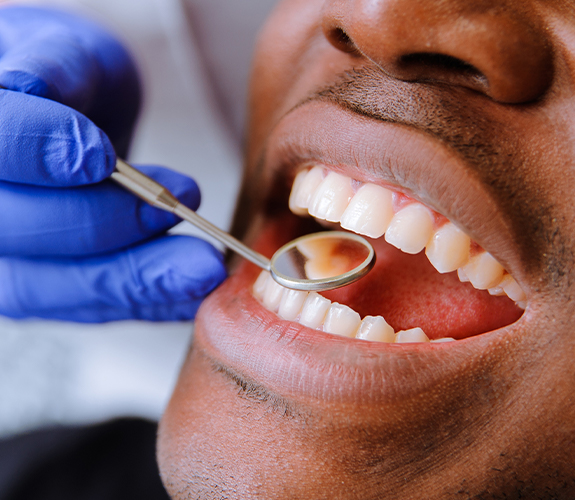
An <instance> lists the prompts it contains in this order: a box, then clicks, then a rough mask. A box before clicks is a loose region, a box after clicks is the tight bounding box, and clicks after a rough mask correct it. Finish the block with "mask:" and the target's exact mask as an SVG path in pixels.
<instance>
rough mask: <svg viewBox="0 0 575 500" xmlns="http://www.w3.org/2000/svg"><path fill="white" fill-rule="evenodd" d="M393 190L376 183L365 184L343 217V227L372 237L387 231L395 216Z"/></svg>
mask: <svg viewBox="0 0 575 500" xmlns="http://www.w3.org/2000/svg"><path fill="white" fill-rule="evenodd" d="M392 196H393V195H392V192H391V191H389V190H388V189H385V188H382V187H381V186H377V185H375V184H364V185H363V186H361V187H360V188H359V189H358V191H357V193H355V195H354V196H353V198H352V199H351V201H350V202H349V205H348V206H347V208H346V209H345V212H344V213H343V215H342V217H341V227H343V228H344V229H349V230H350V231H354V232H356V233H359V234H364V235H366V236H369V237H370V238H379V237H380V236H382V235H383V233H385V231H386V229H387V226H389V223H390V222H391V219H392V218H393V204H392Z"/></svg>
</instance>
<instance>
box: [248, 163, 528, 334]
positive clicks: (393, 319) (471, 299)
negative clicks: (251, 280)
mask: <svg viewBox="0 0 575 500" xmlns="http://www.w3.org/2000/svg"><path fill="white" fill-rule="evenodd" d="M328 172H329V171H328ZM322 176H323V178H324V179H325V176H326V174H325V173H323V174H322ZM351 183H352V186H353V191H354V192H357V190H358V183H357V182H356V181H351ZM318 189H319V188H318ZM319 190H320V191H321V189H319ZM316 191H317V189H316ZM324 191H325V190H324ZM318 192H319V191H318ZM292 193H293V191H292ZM324 194H325V193H324ZM312 196H313V193H312ZM316 197H317V196H316ZM328 197H331V198H333V199H335V203H336V204H337V196H334V195H333V193H328ZM349 197H353V193H351V194H350V196H349ZM348 203H349V200H348ZM368 204H369V203H368ZM374 204H377V203H374ZM410 204H412V203H411V200H409V199H408V198H406V196H405V195H402V194H398V195H397V196H395V198H394V211H395V212H396V213H397V212H398V211H400V210H401V209H402V208H405V207H406V206H409V205H410ZM412 208H413V207H412ZM293 211H294V210H293V207H292V212H293ZM297 211H298V210H297V207H296V212H297ZM311 211H312V210H310V212H311ZM328 212H329V209H328ZM429 212H430V215H431V220H432V221H433V224H434V225H435V227H437V226H441V225H442V224H444V222H442V221H439V223H438V222H437V220H436V219H438V218H441V216H439V214H434V213H433V212H432V211H429ZM335 218H336V220H337V217H335ZM342 218H343V219H345V217H342ZM348 219H349V217H348ZM272 220H273V222H272V221H270V225H269V227H268V228H267V229H266V231H265V235H263V237H262V239H261V240H260V245H259V246H260V249H263V248H261V247H262V245H263V246H264V247H266V249H267V253H269V254H271V253H273V252H274V251H275V250H276V249H277V248H279V246H281V245H282V244H284V243H286V242H287V241H288V240H289V239H292V238H295V237H297V236H300V235H302V234H308V233H310V232H315V231H318V230H321V229H324V228H325V223H324V222H322V221H321V220H318V219H317V218H310V217H309V215H308V214H305V213H303V211H300V213H297V214H294V213H289V212H287V211H285V212H283V214H282V215H277V214H276V216H274V217H273V219H272ZM445 220H446V219H445ZM337 222H339V221H337ZM320 223H321V224H322V225H320ZM354 224H355V223H354ZM350 225H352V226H353V224H351V223H350ZM328 226H331V227H329V229H334V224H333V223H329V224H328ZM337 226H339V224H337ZM354 227H356V228H357V227H359V226H357V225H356V226H354ZM389 227H391V226H389ZM338 229H341V228H338ZM362 231H363V229H362V230H357V231H354V232H358V233H360V234H361V233H362ZM363 236H366V234H365V232H363ZM368 239H369V241H370V243H371V244H372V245H373V247H374V249H375V252H376V255H377V260H376V264H375V267H374V268H373V270H372V271H371V272H370V273H369V274H368V275H367V276H366V277H364V278H362V279H361V280H359V281H358V282H356V283H353V284H351V285H347V286H345V287H342V288H339V289H336V290H331V291H327V292H321V296H322V297H325V298H326V299H329V301H331V304H335V305H333V306H331V308H330V309H326V311H327V312H326V317H325V318H324V319H323V320H322V322H321V323H320V324H318V325H315V324H314V326H315V327H316V328H317V329H320V330H324V331H328V330H329V328H332V327H330V326H326V324H327V323H330V324H331V323H343V322H345V321H348V320H349V321H352V324H353V326H351V327H349V328H348V329H347V330H350V331H351V330H353V329H354V328H355V332H354V333H353V335H348V333H347V330H346V333H344V334H345V335H347V336H356V337H357V338H361V337H360V336H359V335H358V331H359V330H360V329H361V327H362V325H363V323H361V324H360V323H357V321H359V319H354V316H353V315H350V314H351V313H350V312H349V310H351V312H352V313H353V312H355V313H357V314H356V315H355V316H356V317H357V318H362V319H364V318H372V317H382V318H384V320H385V322H386V323H387V324H388V325H390V326H391V327H392V328H393V330H394V331H395V332H405V331H407V332H415V333H414V334H413V335H412V334H410V335H405V338H406V339H412V338H413V339H415V340H406V341H419V340H417V339H420V338H421V336H420V333H422V332H424V333H425V335H426V337H427V338H428V339H430V340H438V339H446V338H452V339H464V338H468V337H472V336H475V335H479V334H481V333H485V332H489V331H492V330H495V329H498V328H501V327H504V326H506V325H509V324H511V323H513V322H515V321H516V320H518V319H519V318H520V317H521V315H522V314H523V308H522V307H519V306H518V305H517V303H516V301H514V300H511V299H510V298H509V297H508V296H507V295H506V294H504V293H502V292H501V293H499V294H498V295H495V294H494V292H493V290H497V287H494V288H492V290H491V293H489V292H488V290H486V289H478V288H477V285H476V284H475V283H474V286H472V284H471V283H468V282H467V283H466V282H462V281H461V279H467V278H466V276H465V269H468V268H469V265H467V267H463V268H462V269H459V270H458V271H455V270H454V271H452V272H445V271H444V272H441V273H440V272H438V270H437V269H436V267H438V264H437V263H436V264H434V265H435V267H434V265H432V264H431V263H430V258H429V257H428V256H426V251H425V249H422V250H421V251H417V252H416V251H410V252H405V251H402V250H400V249H398V248H396V246H397V244H396V245H395V246H394V245H392V244H390V243H389V242H387V241H386V238H384V237H381V236H380V237H376V238H368ZM400 239H401V238H400ZM469 245H470V255H471V256H479V257H480V256H481V255H484V254H485V252H484V251H483V250H482V249H481V248H480V247H478V245H476V244H474V243H473V242H470V243H469ZM428 246H429V245H428ZM415 250H417V248H416V249H415ZM264 251H266V250H264ZM427 253H429V252H427ZM473 259H475V260H477V258H475V257H473V258H472V259H471V261H472V260H473ZM439 267H441V263H440V264H439ZM501 273H504V271H503V270H501ZM503 276H505V277H506V278H509V279H511V277H510V276H508V275H506V274H503ZM259 281H260V283H259V284H258V283H256V285H255V286H256V288H257V287H259V290H257V291H256V293H255V295H256V297H257V298H258V299H259V300H260V301H261V302H262V303H263V304H264V306H266V307H267V308H268V309H270V310H272V312H275V313H276V314H279V315H280V317H281V316H282V314H281V310H280V304H279V299H278V300H277V301H274V300H272V299H270V297H269V296H270V294H272V295H273V290H276V289H275V288H274V286H271V285H270V286H268V289H264V288H265V287H262V286H263V285H262V283H263V282H262V280H261V279H260V280H259ZM508 281H509V280H508ZM512 281H513V283H514V287H515V288H517V285H516V283H515V282H514V280H512ZM505 282H506V281H503V283H505ZM270 287H271V288H270ZM499 288H501V287H499ZM280 292H281V291H280ZM302 300H303V299H302ZM306 300H308V301H310V300H311V298H310V299H306ZM340 305H343V306H346V307H347V308H349V310H348V309H346V308H345V307H344V308H341V307H340ZM519 305H523V304H522V303H520V304H519ZM325 307H326V308H328V307H330V306H329V305H326V306H325ZM523 307H524V306H523ZM338 308H339V309H338ZM343 309H345V310H344V311H343V312H342V310H343ZM346 311H347V312H346ZM332 313H333V314H332ZM340 313H341V314H340ZM299 314H300V316H301V312H300V313H299ZM330 314H331V315H332V316H333V317H332V318H331V320H330ZM288 316H289V315H288ZM300 316H297V317H293V318H292V317H291V316H289V319H290V320H296V321H298V322H300V323H301V324H305V321H302V319H301V318H300ZM284 319H285V318H284ZM369 321H372V322H373V320H369ZM364 322H365V320H364ZM306 326H307V325H306ZM326 328H327V329H328V330H326ZM335 330H338V326H337V325H336V326H335ZM421 330H422V332H421ZM330 333H333V332H330ZM365 338H366V339H368V338H367V337H365ZM396 338H397V334H396ZM395 341H397V340H395Z"/></svg>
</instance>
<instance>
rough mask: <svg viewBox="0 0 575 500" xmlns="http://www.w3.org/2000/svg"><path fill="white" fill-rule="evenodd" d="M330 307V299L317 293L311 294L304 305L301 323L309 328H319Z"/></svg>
mask: <svg viewBox="0 0 575 500" xmlns="http://www.w3.org/2000/svg"><path fill="white" fill-rule="evenodd" d="M330 305H331V302H330V301H329V300H328V299H326V298H325V297H322V296H321V295H319V294H317V293H316V292H311V293H310V294H309V295H308V296H307V298H306V299H305V302H304V304H303V309H302V311H301V315H300V318H299V323H300V324H302V325H304V326H308V327H309V328H319V327H320V326H321V324H322V323H323V320H324V318H325V315H326V314H327V310H328V309H329V306H330Z"/></svg>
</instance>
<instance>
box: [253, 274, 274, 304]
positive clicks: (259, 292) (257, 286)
mask: <svg viewBox="0 0 575 500" xmlns="http://www.w3.org/2000/svg"><path fill="white" fill-rule="evenodd" d="M269 276H270V273H269V272H268V271H262V272H261V273H260V275H259V276H258V279H257V280H256V282H255V283H254V288H253V291H254V296H255V297H256V298H257V299H261V298H262V297H263V296H264V291H265V289H266V283H267V282H268V278H269Z"/></svg>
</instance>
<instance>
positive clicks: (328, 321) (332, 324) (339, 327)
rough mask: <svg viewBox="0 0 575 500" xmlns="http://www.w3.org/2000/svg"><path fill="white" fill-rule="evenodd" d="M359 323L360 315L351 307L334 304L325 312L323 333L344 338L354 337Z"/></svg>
mask: <svg viewBox="0 0 575 500" xmlns="http://www.w3.org/2000/svg"><path fill="white" fill-rule="evenodd" d="M360 323H361V317H360V315H359V314H358V313H357V312H355V311H354V310H353V309H352V308H351V307H348V306H344V305H342V304H338V303H337V302H334V303H333V304H332V305H331V306H330V308H329V310H328V311H327V315H326V317H325V320H324V322H323V331H324V332H327V333H335V334H336V335H343V336H344V337H354V336H355V332H356V331H357V329H358V328H359V324H360Z"/></svg>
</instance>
